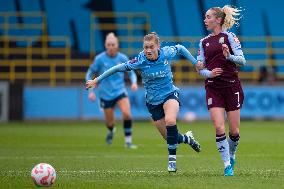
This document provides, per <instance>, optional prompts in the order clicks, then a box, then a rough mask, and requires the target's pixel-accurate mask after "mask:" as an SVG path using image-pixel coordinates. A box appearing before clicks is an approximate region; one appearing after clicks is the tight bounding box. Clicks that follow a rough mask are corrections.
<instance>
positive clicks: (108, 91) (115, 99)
mask: <svg viewBox="0 0 284 189" xmlns="http://www.w3.org/2000/svg"><path fill="white" fill-rule="evenodd" d="M105 48H106V51H104V52H102V53H101V54H99V55H97V56H96V57H95V60H94V62H93V64H91V65H90V67H89V69H88V71H87V74H86V81H87V80H90V79H92V78H94V75H95V74H99V75H100V74H102V73H103V72H105V71H106V70H108V69H109V68H111V67H113V66H116V65H119V64H121V63H122V62H126V61H128V57H127V56H126V55H125V54H122V53H120V52H118V39H117V37H116V36H115V35H114V33H109V34H108V35H107V37H106V40H105ZM128 74H129V77H130V80H131V83H132V85H131V89H132V90H134V91H135V90H137V77H136V74H135V72H134V71H130V72H128ZM98 94H99V97H100V106H101V108H103V110H104V115H105V122H106V126H107V128H108V130H109V133H108V134H107V137H106V142H107V144H111V143H112V139H113V134H114V131H115V117H114V107H115V105H118V107H119V108H120V110H121V112H122V119H123V127H124V134H125V145H126V147H127V148H136V147H137V146H135V145H133V144H132V119H131V111H130V103H129V99H128V97H127V92H126V88H125V82H124V73H122V72H121V73H116V74H113V75H112V76H110V77H108V78H107V79H105V80H104V81H102V85H100V86H99V87H98ZM89 99H90V100H91V101H95V99H96V96H95V93H94V91H93V89H89Z"/></svg>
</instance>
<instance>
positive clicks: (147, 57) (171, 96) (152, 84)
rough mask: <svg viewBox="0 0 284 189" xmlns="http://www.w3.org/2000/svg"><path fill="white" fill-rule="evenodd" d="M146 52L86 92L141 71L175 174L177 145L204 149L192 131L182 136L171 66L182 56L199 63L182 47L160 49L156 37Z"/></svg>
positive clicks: (149, 39)
mask: <svg viewBox="0 0 284 189" xmlns="http://www.w3.org/2000/svg"><path fill="white" fill-rule="evenodd" d="M143 48H144V50H143V51H142V52H140V53H139V54H138V56H137V57H136V58H135V59H133V60H131V61H128V62H126V63H124V64H120V65H117V66H115V67H113V68H111V69H109V70H108V71H106V72H105V73H103V74H102V75H100V76H99V77H97V78H95V79H94V80H88V81H87V82H86V88H90V87H97V85H98V84H99V83H101V84H102V85H103V81H104V79H106V78H107V77H109V76H111V75H112V74H114V73H116V72H123V71H129V70H138V71H139V72H140V73H141V76H142V82H143V85H144V87H145V90H146V105H147V108H148V110H149V112H150V113H151V116H152V119H153V120H154V123H155V126H156V127H157V129H158V130H159V132H160V133H161V135H162V136H163V137H164V139H166V141H167V144H168V152H169V163H168V171H169V172H175V171H176V150H177V144H179V143H186V144H189V145H190V146H191V147H192V148H193V149H194V150H195V151H196V152H200V151H201V147H200V145H199V143H198V142H197V141H196V140H195V139H194V137H193V134H192V132H191V131H188V132H187V133H186V134H184V135H182V134H180V133H179V132H178V129H177V125H176V119H177V115H178V112H179V105H180V104H179V89H178V88H177V87H175V86H174V85H173V75H172V72H171V63H172V59H173V58H174V57H176V56H177V55H178V54H181V55H183V56H184V57H185V58H186V59H187V60H189V61H191V62H192V64H194V65H196V62H197V61H196V59H195V58H194V57H193V56H192V55H191V54H190V52H189V51H188V50H187V49H186V48H185V47H184V46H182V45H175V46H165V47H163V48H160V41H159V37H158V36H157V34H156V33H150V34H148V35H146V36H144V43H143ZM198 66H199V65H197V67H198ZM103 87H105V86H103Z"/></svg>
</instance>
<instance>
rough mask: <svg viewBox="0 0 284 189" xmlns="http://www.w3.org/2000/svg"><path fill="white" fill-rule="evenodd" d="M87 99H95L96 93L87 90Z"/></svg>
mask: <svg viewBox="0 0 284 189" xmlns="http://www.w3.org/2000/svg"><path fill="white" fill-rule="evenodd" d="M89 100H90V101H95V100H96V94H95V93H94V92H89Z"/></svg>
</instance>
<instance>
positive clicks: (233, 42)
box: [197, 32, 243, 88]
mask: <svg viewBox="0 0 284 189" xmlns="http://www.w3.org/2000/svg"><path fill="white" fill-rule="evenodd" d="M222 44H226V45H227V46H228V47H229V50H230V54H231V55H235V56H241V57H243V52H242V50H241V45H240V42H239V40H238V38H237V37H236V36H235V35H234V34H233V33H231V32H221V33H219V34H218V35H216V36H213V35H211V34H210V35H208V36H207V37H205V38H203V39H201V40H200V44H199V51H198V57H197V59H198V60H200V61H202V62H203V63H204V64H205V68H206V69H208V70H210V71H211V70H212V69H214V68H222V70H223V73H222V74H221V75H220V76H218V77H215V78H207V79H206V81H205V85H206V86H207V85H209V86H212V87H215V88H224V87H229V86H232V85H233V84H234V83H239V82H240V80H239V78H238V67H237V65H236V63H235V62H233V61H230V60H228V59H226V57H225V56H224V55H223V50H222Z"/></svg>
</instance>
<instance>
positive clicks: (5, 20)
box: [0, 0, 284, 86]
mask: <svg viewBox="0 0 284 189" xmlns="http://www.w3.org/2000/svg"><path fill="white" fill-rule="evenodd" d="M272 1H274V0H272ZM0 2H1V6H0V59H1V63H0V80H8V81H10V82H12V83H13V82H23V83H28V84H34V83H38V82H40V83H47V84H49V85H51V86H55V85H57V84H62V83H63V84H67V85H69V84H73V83H78V82H80V83H81V82H82V81H83V80H84V74H85V71H86V69H87V67H88V66H89V64H90V63H91V62H92V58H93V57H94V55H96V54H97V53H100V52H101V51H103V49H104V45H103V39H104V36H105V34H106V33H107V32H109V31H114V32H115V33H116V34H117V35H118V36H119V39H120V42H121V46H120V48H121V51H122V52H124V53H126V54H128V55H129V56H130V57H133V56H134V55H135V54H136V53H137V52H139V50H141V46H142V42H141V39H142V36H143V35H144V34H145V33H147V32H149V31H156V32H157V33H158V34H159V35H160V36H161V39H162V41H169V43H167V44H166V45H169V44H175V43H182V44H183V45H185V46H186V47H187V48H188V49H189V50H190V51H191V52H192V54H194V55H196V52H197V48H198V43H199V39H200V38H202V36H205V35H207V32H206V30H205V28H204V26H203V15H204V12H205V10H206V9H207V8H209V7H212V6H223V5H224V4H234V5H236V6H239V5H242V8H243V9H244V11H243V18H242V19H241V20H240V27H238V28H234V29H233V32H235V33H236V34H237V35H238V36H240V40H241V42H242V46H243V49H244V53H245V56H246V58H247V60H248V65H247V66H245V67H244V68H242V70H241V72H240V77H241V79H243V80H244V81H247V82H250V83H259V82H267V81H268V82H274V81H283V79H284V63H283V62H284V61H283V60H284V45H283V44H284V37H283V36H281V35H283V33H284V31H283V30H284V29H283V28H280V27H278V24H277V20H279V18H278V17H277V14H276V13H277V12H281V10H280V8H281V6H279V5H277V3H269V4H267V3H266V2H265V1H259V2H258V3H253V2H250V1H244V0H240V1H232V2H231V1H226V0H220V1H218V4H216V2H213V1H210V0H204V1H199V0H194V1H186V0H180V1H172V0H169V1H163V2H161V1H160V0H152V1H149V0H124V1H122V0H107V1H105V2H104V3H105V4H107V5H105V4H104V5H103V4H102V3H101V2H100V1H99V0H76V1H75V0H69V1H56V0H48V1H43V0H39V1H36V0H33V1H30V0H15V1H5V0H0ZM254 10H262V11H254ZM270 10H274V11H270ZM268 13H269V14H268ZM177 61H182V63H181V64H176V65H175V66H174V67H173V70H174V73H175V80H176V82H177V84H185V85H186V84H188V83H196V82H197V81H201V80H202V78H200V77H199V76H198V75H197V74H196V73H195V71H194V69H193V68H192V67H191V66H190V65H188V64H187V63H186V62H183V60H182V59H179V60H177Z"/></svg>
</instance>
